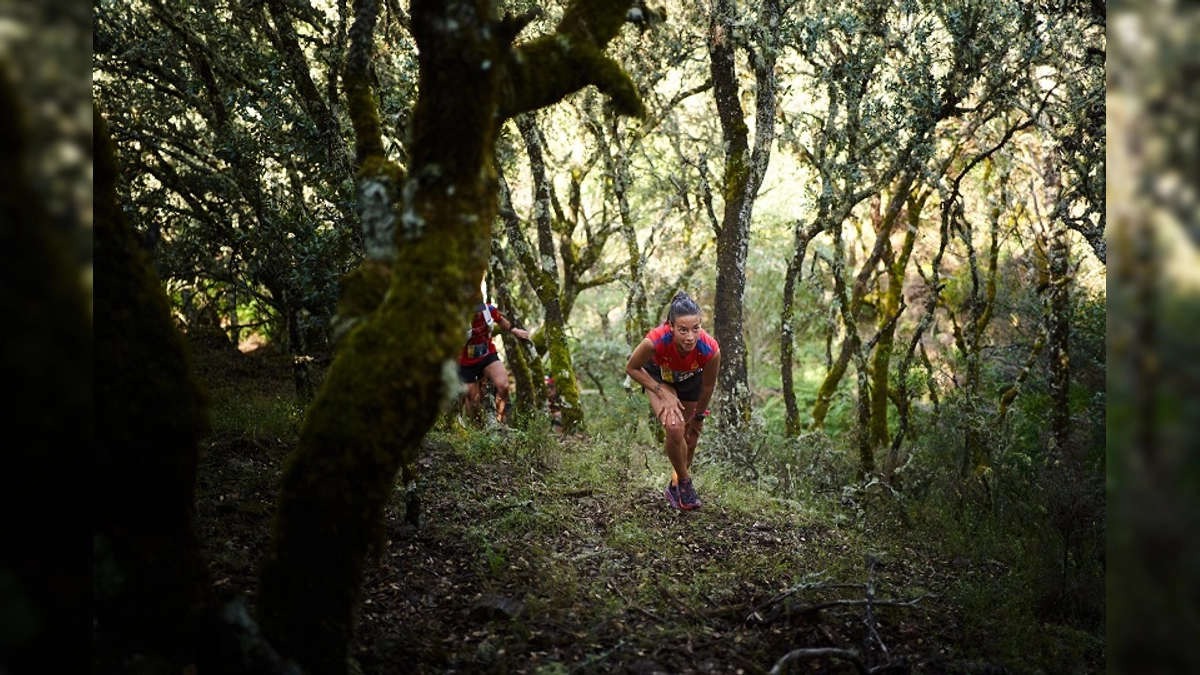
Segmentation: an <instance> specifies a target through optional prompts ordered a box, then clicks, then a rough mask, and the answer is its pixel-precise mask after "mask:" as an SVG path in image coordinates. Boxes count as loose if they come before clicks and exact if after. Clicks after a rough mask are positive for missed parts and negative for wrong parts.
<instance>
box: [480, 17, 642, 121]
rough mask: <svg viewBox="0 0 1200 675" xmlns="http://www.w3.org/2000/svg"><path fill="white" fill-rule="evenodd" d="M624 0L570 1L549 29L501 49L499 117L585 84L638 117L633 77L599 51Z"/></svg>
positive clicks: (613, 31) (616, 24)
mask: <svg viewBox="0 0 1200 675" xmlns="http://www.w3.org/2000/svg"><path fill="white" fill-rule="evenodd" d="M630 4H631V2H629V1H628V0H623V1H621V2H608V1H606V0H577V1H576V2H572V3H571V5H570V6H569V7H567V10H566V12H565V13H564V14H563V18H562V20H561V21H560V22H559V24H558V26H557V29H556V31H555V32H554V33H552V34H550V35H546V36H543V37H540V38H537V39H535V40H532V41H530V42H527V43H525V44H522V45H521V46H519V47H517V48H516V49H513V50H512V51H511V52H509V53H508V54H506V57H505V60H504V70H505V72H506V74H507V77H506V82H505V88H504V90H503V92H502V95H503V98H502V99H501V101H500V111H501V115H502V116H503V118H505V119H507V118H510V117H513V116H516V115H518V114H520V113H523V112H528V111H531V110H537V109H538V108H544V107H546V106H549V105H552V104H554V103H557V102H558V101H560V100H562V98H563V97H565V96H567V95H568V94H571V93H574V92H576V91H578V90H580V89H582V88H584V87H586V86H588V85H595V87H596V88H597V89H599V90H600V91H601V92H603V93H604V94H605V95H606V96H608V97H609V99H610V100H611V102H612V105H613V107H614V108H615V109H616V111H617V112H618V113H620V114H622V115H629V116H632V117H644V116H645V114H646V109H645V106H644V105H643V104H642V99H641V96H640V95H639V94H638V92H637V87H636V86H635V85H634V84H633V80H632V79H630V77H629V74H628V73H626V72H625V70H624V69H623V68H622V67H621V66H620V64H618V63H617V62H615V61H613V60H612V59H611V58H609V57H608V56H606V55H605V54H604V49H605V47H607V46H608V43H609V42H610V41H612V39H613V38H614V37H616V36H617V33H618V31H619V30H620V28H621V25H622V24H623V23H624V22H625V15H626V11H627V10H628V8H629V6H630Z"/></svg>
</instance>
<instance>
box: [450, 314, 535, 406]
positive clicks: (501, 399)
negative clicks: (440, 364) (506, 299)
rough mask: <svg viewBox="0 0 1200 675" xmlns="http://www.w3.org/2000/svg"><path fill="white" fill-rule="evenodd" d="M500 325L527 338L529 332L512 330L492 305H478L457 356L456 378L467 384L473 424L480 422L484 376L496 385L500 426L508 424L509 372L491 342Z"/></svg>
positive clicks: (467, 402)
mask: <svg viewBox="0 0 1200 675" xmlns="http://www.w3.org/2000/svg"><path fill="white" fill-rule="evenodd" d="M494 326H499V327H500V330H506V331H509V332H510V333H512V334H513V335H515V336H516V337H517V338H519V339H521V340H528V339H529V331H527V330H525V329H524V328H514V327H513V325H512V323H510V322H509V320H508V319H506V318H504V315H503V314H501V313H500V310H498V309H496V306H495V305H489V304H487V303H482V302H481V303H479V306H478V307H476V308H475V316H474V318H473V319H472V321H471V327H470V328H469V329H468V330H467V343H466V344H465V345H463V348H462V351H461V352H459V354H458V379H459V380H461V381H462V383H463V384H465V385H467V394H466V411H467V417H468V418H469V419H471V420H473V421H475V422H476V423H478V422H480V421H481V420H480V419H479V414H480V413H479V408H480V406H479V403H480V398H481V396H482V393H483V392H482V388H481V387H480V380H482V379H483V378H484V377H487V378H488V379H489V380H491V381H492V384H494V385H495V386H496V414H497V417H498V418H499V421H500V422H501V423H502V424H507V423H508V370H506V369H505V368H504V363H502V362H501V361H500V355H499V354H497V353H496V344H495V342H493V341H492V329H493V327H494Z"/></svg>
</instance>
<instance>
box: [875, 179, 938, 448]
mask: <svg viewBox="0 0 1200 675" xmlns="http://www.w3.org/2000/svg"><path fill="white" fill-rule="evenodd" d="M928 196H929V191H925V192H924V193H922V194H921V196H915V195H914V196H912V197H911V198H910V199H909V202H908V206H907V214H906V215H907V221H908V228H907V229H906V230H905V232H904V243H902V244H901V245H900V250H899V251H892V250H891V248H892V247H891V244H890V243H889V244H888V247H887V248H888V250H887V252H886V254H885V255H884V262H885V263H886V264H887V268H886V272H885V276H884V279H885V280H886V281H887V288H885V289H884V290H883V292H882V293H881V296H882V297H881V298H880V305H879V332H878V334H877V335H878V337H877V339H876V341H875V351H874V352H873V353H872V354H871V445H872V446H873V447H874V448H882V447H884V446H886V445H887V444H888V441H889V440H890V439H889V436H888V402H889V400H890V398H891V397H890V395H889V392H890V387H889V384H888V378H889V375H890V374H891V363H892V352H893V351H894V349H895V344H896V325H897V323H898V320H899V318H900V314H901V313H903V312H904V309H905V307H904V293H903V291H904V272H905V270H906V269H907V268H908V259H909V258H910V257H912V250H913V244H914V243H915V242H916V239H917V228H918V226H919V225H920V224H921V209H922V208H924V206H925V199H926V198H928Z"/></svg>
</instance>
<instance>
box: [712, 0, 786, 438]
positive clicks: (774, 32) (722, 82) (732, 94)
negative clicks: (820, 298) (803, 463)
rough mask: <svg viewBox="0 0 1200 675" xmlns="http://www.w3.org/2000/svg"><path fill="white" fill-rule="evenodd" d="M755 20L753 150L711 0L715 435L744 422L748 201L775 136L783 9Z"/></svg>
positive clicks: (722, 23) (723, 3) (766, 0)
mask: <svg viewBox="0 0 1200 675" xmlns="http://www.w3.org/2000/svg"><path fill="white" fill-rule="evenodd" d="M758 8H759V12H758V16H757V17H755V19H756V22H757V24H756V29H757V32H756V37H757V39H756V40H753V42H754V44H750V43H746V44H744V45H743V46H745V47H746V48H747V49H748V50H749V51H750V56H751V58H750V62H751V66H752V67H753V69H754V79H755V84H756V85H757V86H756V90H755V91H756V93H755V117H754V145H753V148H751V145H750V131H749V128H748V127H747V126H746V120H745V114H744V113H743V111H742V105H741V103H740V99H739V96H740V95H741V87H740V86H739V85H738V77H737V68H736V66H735V59H736V50H735V47H736V46H737V39H736V38H735V33H736V31H739V30H741V29H740V28H739V27H738V26H739V25H740V24H741V22H742V20H743V17H739V16H738V15H737V11H736V5H735V4H734V3H733V2H732V0H717V2H715V3H714V4H713V10H712V16H711V19H710V22H709V36H708V54H709V64H710V71H711V73H712V81H713V96H714V98H715V99H716V106H717V116H718V118H719V119H720V122H721V131H722V138H723V140H724V146H725V173H724V177H723V183H724V184H723V188H724V189H723V191H722V192H723V194H722V196H723V197H724V202H725V203H724V213H723V215H722V217H721V225H720V228H719V229H718V230H717V282H716V293H715V296H716V302H715V303H714V305H715V306H714V308H713V309H714V311H713V323H714V324H715V329H714V331H713V334H714V336H715V337H716V339H717V341H718V342H719V343H720V345H721V372H720V374H719V375H718V378H719V382H718V385H717V395H716V398H717V399H718V400H717V406H716V407H717V408H718V410H719V413H720V414H719V415H718V416H717V421H718V422H719V426H720V428H721V429H722V430H724V431H727V432H733V434H734V435H732V436H731V438H732V439H734V440H735V441H736V439H737V438H739V436H738V435H737V431H738V430H740V429H745V428H746V427H747V426H748V425H749V423H750V412H751V405H750V403H751V402H750V382H749V377H748V372H747V368H746V339H745V335H744V334H743V332H742V328H743V327H742V324H743V321H742V310H743V306H744V303H745V293H746V256H747V253H748V251H749V243H750V223H751V219H752V216H753V212H754V202H755V200H756V199H757V197H758V189H759V187H760V186H761V185H762V181H763V177H764V176H765V175H766V172H767V165H768V163H769V162H770V158H771V146H772V144H773V142H774V139H775V108H776V80H775V62H776V58H777V56H778V49H779V30H780V19H781V14H782V10H781V9H780V4H779V2H778V0H761V1H760V3H759V4H758Z"/></svg>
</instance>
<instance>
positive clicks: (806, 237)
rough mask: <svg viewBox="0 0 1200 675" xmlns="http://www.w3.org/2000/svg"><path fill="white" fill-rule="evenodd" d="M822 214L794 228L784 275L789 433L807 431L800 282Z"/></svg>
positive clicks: (783, 363)
mask: <svg viewBox="0 0 1200 675" xmlns="http://www.w3.org/2000/svg"><path fill="white" fill-rule="evenodd" d="M820 221H821V218H820V216H819V215H818V217H817V218H816V222H815V223H814V224H813V225H812V226H809V227H804V225H803V224H802V223H801V222H799V221H797V222H796V224H795V226H794V228H793V237H794V241H793V247H792V257H791V258H790V259H789V260H788V266H787V270H786V271H785V272H784V277H783V309H782V311H781V312H780V321H779V332H780V341H779V368H780V376H781V377H782V384H781V386H782V387H783V404H784V409H785V411H786V412H785V415H784V429H785V433H786V434H787V435H788V436H799V435H800V432H801V431H803V427H802V426H801V424H800V406H799V405H798V404H797V402H796V384H795V381H794V379H793V378H794V376H793V374H792V368H793V366H794V363H795V354H796V345H795V340H796V328H795V322H796V284H797V283H798V282H799V281H800V272H801V270H802V269H803V267H804V255H805V253H807V252H808V244H809V242H811V241H812V240H813V237H815V236H816V235H817V234H818V233H819V231H820V230H819V227H820V225H819V223H820Z"/></svg>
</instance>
